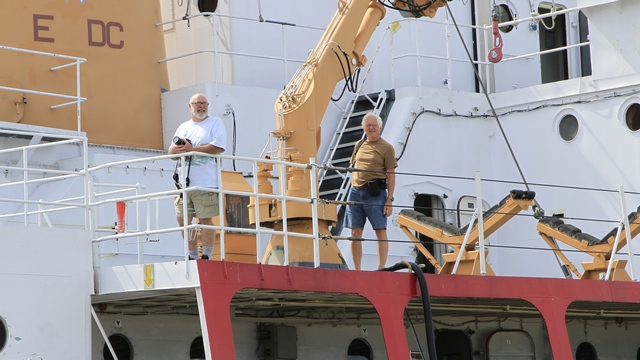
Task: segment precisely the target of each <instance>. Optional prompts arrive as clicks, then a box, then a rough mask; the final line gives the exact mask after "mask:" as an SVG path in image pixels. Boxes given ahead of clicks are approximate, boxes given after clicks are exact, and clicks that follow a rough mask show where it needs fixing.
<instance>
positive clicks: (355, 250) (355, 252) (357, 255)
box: [351, 229, 362, 270]
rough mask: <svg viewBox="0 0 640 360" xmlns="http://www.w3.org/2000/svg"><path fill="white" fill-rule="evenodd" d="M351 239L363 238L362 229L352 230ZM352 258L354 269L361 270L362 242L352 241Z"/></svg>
mask: <svg viewBox="0 0 640 360" xmlns="http://www.w3.org/2000/svg"><path fill="white" fill-rule="evenodd" d="M351 237H354V238H361V237H362V229H351ZM351 257H352V258H353V267H354V268H355V269H356V270H360V269H361V266H362V241H359V240H352V241H351Z"/></svg>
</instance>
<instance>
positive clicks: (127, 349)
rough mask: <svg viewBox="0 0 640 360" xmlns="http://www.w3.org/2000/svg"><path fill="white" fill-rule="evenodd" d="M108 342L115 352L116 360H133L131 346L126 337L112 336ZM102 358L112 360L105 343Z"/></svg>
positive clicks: (120, 335)
mask: <svg viewBox="0 0 640 360" xmlns="http://www.w3.org/2000/svg"><path fill="white" fill-rule="evenodd" d="M109 342H110V343H111V347H113V351H115V353H116V356H117V357H118V360H131V359H133V348H132V346H131V342H130V341H129V339H128V338H127V337H126V336H124V335H122V334H113V335H111V336H109ZM102 356H103V357H104V360H113V356H111V351H109V347H108V346H107V344H106V343H105V344H104V346H103V347H102Z"/></svg>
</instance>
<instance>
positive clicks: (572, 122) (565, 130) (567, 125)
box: [558, 114, 578, 141]
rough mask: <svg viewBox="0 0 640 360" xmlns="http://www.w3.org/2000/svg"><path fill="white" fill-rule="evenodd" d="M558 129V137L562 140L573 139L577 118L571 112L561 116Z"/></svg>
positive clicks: (576, 132)
mask: <svg viewBox="0 0 640 360" xmlns="http://www.w3.org/2000/svg"><path fill="white" fill-rule="evenodd" d="M558 130H559V131H560V137H561V138H562V139H563V140H564V141H571V140H573V139H575V138H576V136H577V135H578V119H576V117H575V116H573V115H571V114H569V115H565V116H563V117H562V119H560V124H559V125H558Z"/></svg>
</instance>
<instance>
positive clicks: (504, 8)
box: [496, 4, 513, 33]
mask: <svg viewBox="0 0 640 360" xmlns="http://www.w3.org/2000/svg"><path fill="white" fill-rule="evenodd" d="M496 11H497V13H498V21H499V22H500V23H503V22H508V21H513V11H511V8H509V5H507V4H502V5H498V6H497V7H496ZM511 30H513V25H505V26H500V31H502V32H504V33H508V32H510V31H511Z"/></svg>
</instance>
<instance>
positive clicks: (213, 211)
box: [173, 190, 220, 219]
mask: <svg viewBox="0 0 640 360" xmlns="http://www.w3.org/2000/svg"><path fill="white" fill-rule="evenodd" d="M218 195H219V194H218V193H215V192H211V191H204V190H191V191H188V192H187V212H188V213H189V216H190V217H191V216H195V217H197V218H198V219H204V218H212V217H214V216H218V215H219V214H220V211H219V208H218ZM173 204H174V205H175V208H176V216H177V217H182V216H184V215H183V213H182V198H181V197H180V196H176V199H175V201H174V202H173Z"/></svg>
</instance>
